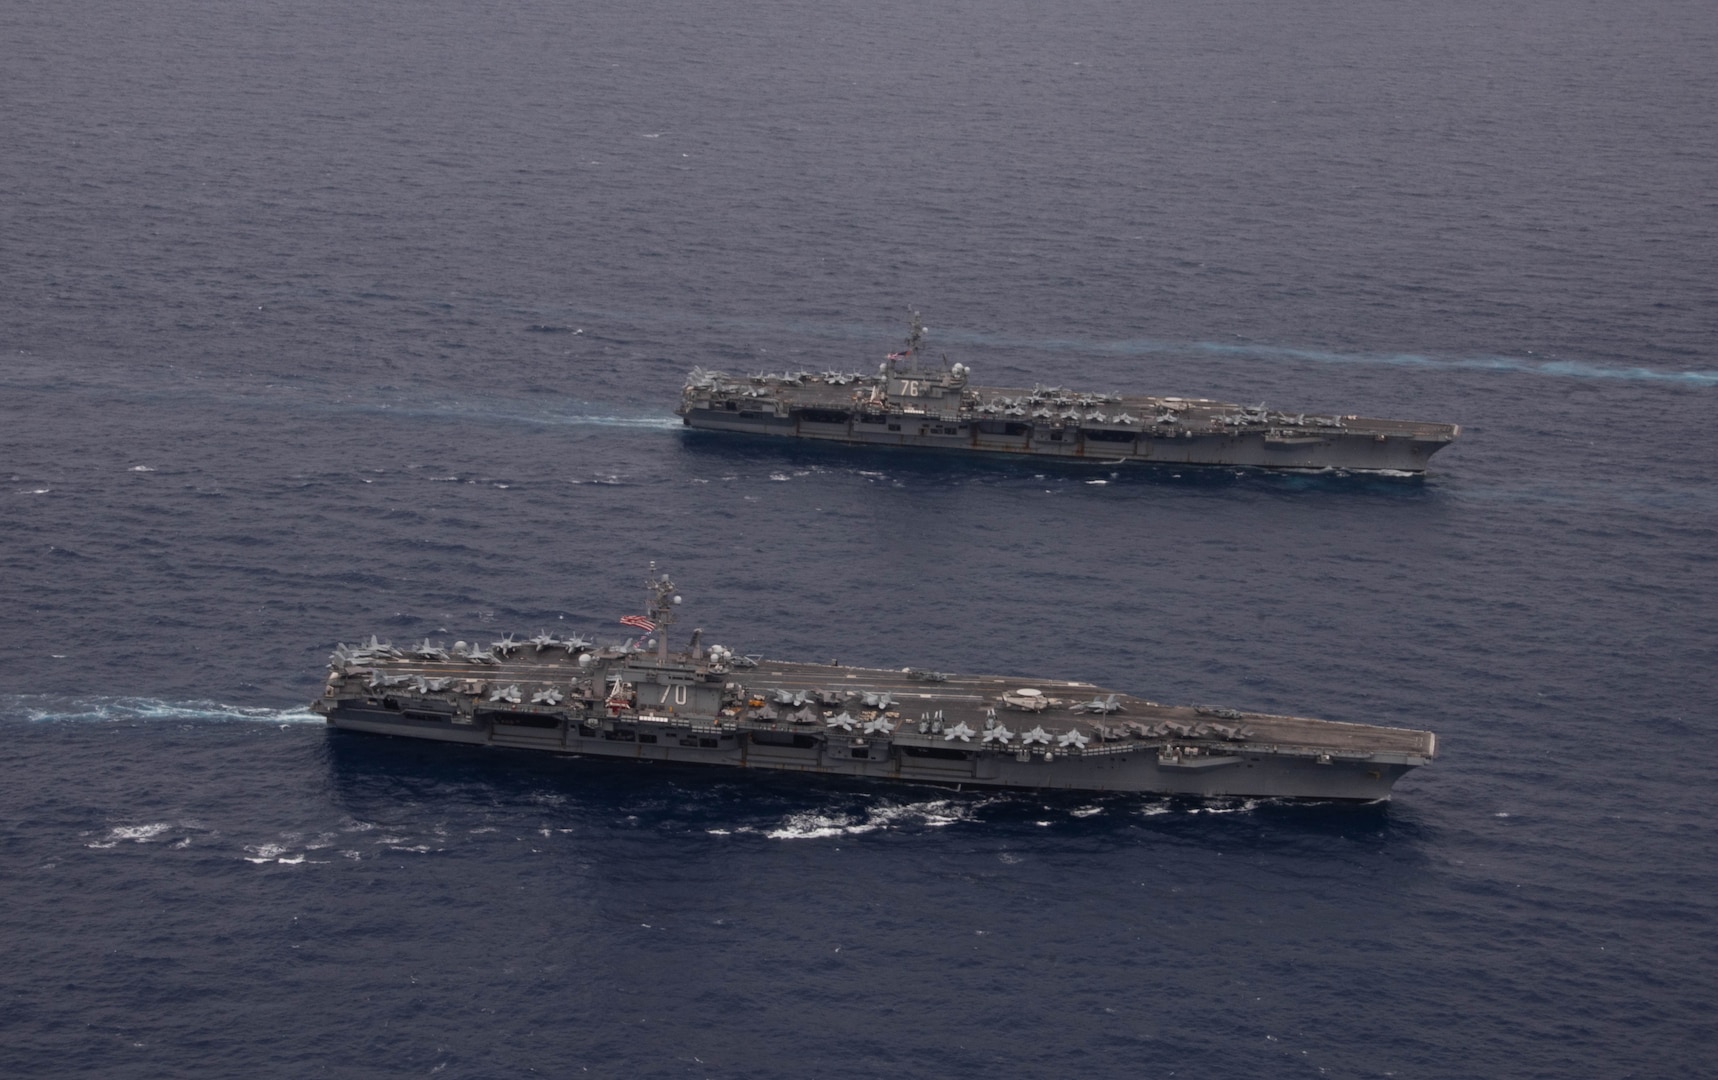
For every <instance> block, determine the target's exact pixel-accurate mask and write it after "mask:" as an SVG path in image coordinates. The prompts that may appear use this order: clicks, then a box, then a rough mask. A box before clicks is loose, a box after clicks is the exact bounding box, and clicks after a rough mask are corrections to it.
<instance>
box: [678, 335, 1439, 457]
mask: <svg viewBox="0 0 1718 1080" xmlns="http://www.w3.org/2000/svg"><path fill="white" fill-rule="evenodd" d="M923 352H924V327H923V325H922V324H921V323H920V321H919V317H918V315H917V313H915V314H914V315H913V322H912V330H911V332H910V334H909V335H908V338H907V342H906V345H905V347H904V348H903V349H902V350H901V351H899V352H894V353H890V354H889V356H888V358H887V359H885V360H884V362H883V363H882V365H881V366H880V368H879V369H878V371H877V373H876V374H875V375H867V374H862V373H851V374H844V373H841V372H834V371H826V372H823V373H821V374H812V373H809V372H803V371H802V372H797V373H786V374H781V375H751V376H741V377H736V376H732V375H728V374H726V373H724V372H720V371H705V370H703V369H702V368H695V369H693V371H692V374H691V375H690V376H689V377H688V379H687V381H686V386H685V388H684V389H683V390H682V391H681V397H680V407H679V409H677V410H676V412H677V413H678V414H679V415H680V417H681V420H682V422H683V423H684V424H685V425H686V426H687V427H691V428H699V429H703V430H708V431H728V432H742V433H745V434H750V435H775V436H781V437H785V438H797V439H817V440H821V441H825V442H837V443H849V444H854V445H862V446H894V447H912V448H915V449H920V450H951V451H967V452H977V453H985V454H998V455H1021V456H1028V457H1037V458H1056V459H1068V460H1085V461H1102V462H1116V463H1124V462H1135V461H1138V462H1159V463H1165V464H1172V465H1228V466H1252V467H1258V468H1266V469H1313V470H1323V469H1332V470H1342V471H1347V472H1370V473H1399V474H1403V475H1413V474H1418V473H1423V472H1425V470H1426V463H1427V461H1428V460H1429V459H1430V458H1431V456H1432V455H1433V454H1435V453H1437V452H1438V451H1439V450H1441V449H1443V448H1444V447H1446V446H1448V445H1449V444H1450V443H1451V442H1452V441H1454V439H1455V437H1456V436H1457V435H1458V434H1460V431H1461V429H1460V428H1459V427H1458V426H1456V425H1455V424H1437V423H1424V422H1420V421H1413V420H1369V419H1365V418H1363V417H1359V416H1330V415H1317V414H1312V413H1287V412H1278V411H1274V410H1271V409H1267V408H1265V407H1264V406H1263V405H1255V406H1242V405H1232V404H1227V403H1224V402H1220V401H1208V400H1205V399H1203V398H1181V397H1144V396H1138V395H1120V394H1096V393H1085V392H1079V391H1074V390H1066V389H1062V388H1060V387H1045V386H1037V387H1033V388H1031V389H1019V388H1014V389H1008V388H999V387H984V386H972V385H969V382H968V376H969V374H970V373H969V371H968V370H967V368H966V366H965V365H964V364H953V365H950V364H949V363H948V359H947V357H946V356H945V357H943V358H942V361H941V363H940V364H939V365H931V364H928V363H925V362H924V361H923V359H922V354H923Z"/></svg>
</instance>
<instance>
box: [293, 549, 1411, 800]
mask: <svg viewBox="0 0 1718 1080" xmlns="http://www.w3.org/2000/svg"><path fill="white" fill-rule="evenodd" d="M647 595H648V603H647V607H646V613H645V614H644V615H642V616H640V615H629V616H626V617H625V618H623V619H622V620H621V621H622V622H623V623H626V624H627V625H629V626H630V627H633V628H635V629H636V630H637V631H638V632H639V633H640V634H641V635H654V636H653V637H649V638H644V637H641V638H640V639H639V640H636V641H628V642H622V643H619V644H616V645H609V646H599V645H597V644H595V643H593V642H590V641H586V640H584V639H582V638H579V637H573V638H567V639H563V638H557V637H555V636H553V635H550V634H547V633H543V634H539V635H537V636H536V637H534V638H529V639H524V640H515V639H514V638H512V637H511V636H508V637H504V638H502V639H501V640H499V641H495V642H493V643H490V644H485V645H478V644H475V643H472V644H467V643H466V642H463V641H461V642H456V643H454V644H453V645H452V646H451V647H449V648H443V647H441V646H439V645H436V644H434V643H431V642H430V641H428V640H427V639H426V640H425V641H424V642H422V643H421V644H419V645H417V646H415V647H411V648H396V647H394V646H392V645H388V644H384V643H382V642H380V641H378V640H377V639H376V638H375V637H371V638H370V640H369V642H368V644H364V645H359V646H355V647H348V646H345V645H342V646H340V647H339V648H337V649H336V650H335V652H334V655H333V656H332V657H331V658H330V664H329V673H328V682H327V685H326V687H325V688H324V690H323V693H322V696H321V697H320V698H319V699H317V701H316V702H315V703H314V704H313V705H312V708H313V709H315V710H316V711H317V712H319V713H321V714H322V715H324V716H325V717H327V720H328V723H329V724H330V725H332V726H334V727H337V728H342V729H346V730H349V731H362V732H372V733H376V734H382V735H398V736H405V737H408V738H415V739H435V740H440V741H443V742H454V743H466V744H470V745H474V746H504V747H517V748H521V749H528V750H539V751H544V752H547V753H554V754H578V755H584V756H588V757H593V758H619V759H626V760H631V761H653V762H678V763H686V764H701V765H716V766H727V767H730V768H752V769H775V770H783V771H793V772H805V773H822V774H829V775H837V776H849V777H860V778H865V779H870V780H878V781H909V782H920V783H936V784H954V785H963V786H964V785H972V786H978V787H1012V788H1046V789H1066V790H1074V791H1110V792H1151V793H1159V794H1169V795H1192V796H1203V797H1209V796H1275V797H1290V798H1306V799H1343V800H1363V801H1376V800H1381V799H1388V798H1389V797H1390V791H1391V787H1392V785H1394V784H1395V782H1396V781H1397V780H1398V779H1399V778H1400V777H1401V776H1402V775H1403V774H1404V773H1406V772H1408V771H1409V770H1410V769H1413V768H1415V767H1417V766H1420V765H1424V764H1426V763H1428V762H1430V761H1431V760H1432V758H1433V757H1434V756H1435V755H1436V752H1437V738H1436V736H1435V735H1433V734H1432V733H1431V732H1428V731H1415V730H1410V729H1405V728H1393V727H1379V726H1374V725H1370V724H1352V723H1338V722H1334V721H1328V720H1311V719H1305V718H1302V717H1295V716H1273V715H1266V714H1262V713H1254V712H1242V711H1239V710H1236V709H1229V708H1215V707H1210V706H1191V707H1189V706H1171V705H1160V704H1158V703H1156V702H1153V701H1147V700H1145V699H1143V698H1140V697H1135V696H1132V695H1129V694H1123V693H1117V692H1112V691H1109V690H1105V689H1101V688H1099V687H1097V686H1093V685H1091V684H1089V683H1084V682H1077V681H1065V680H1059V679H1045V678H1024V677H1020V676H1008V677H1001V676H993V675H958V674H951V673H948V672H941V671H932V670H928V669H918V668H903V669H879V668H859V667H847V666H843V665H839V664H835V663H829V664H814V663H796V662H791V661H778V660H768V659H763V658H761V657H756V656H746V655H743V654H741V653H739V652H736V651H734V650H731V649H728V648H725V647H723V646H720V645H711V646H708V647H705V646H703V645H702V644H701V637H702V631H694V632H693V634H692V635H691V640H690V643H689V644H688V645H687V647H686V648H685V649H684V650H683V651H672V650H670V648H669V644H668V636H669V630H670V628H671V626H672V624H673V623H674V620H675V608H676V606H677V605H678V604H679V602H680V597H679V596H678V595H676V594H675V591H674V585H673V583H672V582H670V581H669V580H668V576H667V575H665V574H661V575H659V574H657V573H656V572H655V568H654V564H653V566H652V573H651V575H650V577H649V579H648V594H647Z"/></svg>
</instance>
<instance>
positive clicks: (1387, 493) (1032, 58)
mask: <svg viewBox="0 0 1718 1080" xmlns="http://www.w3.org/2000/svg"><path fill="white" fill-rule="evenodd" d="M0 43H3V48H0V56H3V61H0V357H3V359H0V480H3V481H4V483H3V485H0V655H3V657H4V659H3V660H0V740H3V745H4V749H3V750H0V1074H3V1075H5V1076H8V1077H14V1076H15V1077H32V1078H34V1077H79V1078H82V1077H114V1078H144V1077H180V1076H186V1077H228V1076H232V1077H241V1076H242V1077H255V1076H291V1077H296V1076H305V1077H313V1076H314V1077H320V1076H330V1077H384V1076H386V1077H392V1076H402V1077H403V1076H424V1077H428V1076H440V1077H473V1078H489V1077H497V1078H504V1077H524V1076H555V1077H563V1076H564V1077H581V1076H587V1075H588V1076H592V1077H613V1078H621V1080H630V1078H655V1077H662V1078H669V1077H687V1078H706V1077H709V1078H759V1080H773V1078H799V1077H828V1078H860V1077H881V1078H967V1077H970V1078H985V1080H991V1078H997V1080H1003V1078H1040V1077H1092V1078H1129V1080H1131V1078H1166V1077H1192V1078H1202V1077H1209V1078H1217V1080H1228V1078H1236V1077H1269V1078H1276V1077H1400V1078H1416V1077H1424V1078H1471V1077H1508V1078H1516V1077H1520V1078H1526V1077H1544V1078H1558V1080H1565V1078H1594V1080H1599V1078H1603V1080H1613V1078H1619V1077H1691V1076H1697V1075H1702V1074H1704V1075H1712V1072H1713V1070H1714V1069H1715V1068H1718V1066H1715V1065H1714V1059H1715V1056H1718V834H1715V830H1714V827H1713V822H1712V816H1713V812H1712V805H1713V801H1714V796H1715V794H1718V740H1715V731H1714V728H1715V725H1718V716H1715V714H1718V706H1715V702H1718V674H1715V671H1718V558H1715V552H1718V19H1714V18H1713V10H1712V7H1711V5H1710V3H1709V2H1698V0H1687V2H1683V0H1637V2H1633V3H1622V2H1620V0H1557V2H1551V0H1520V2H1516V3H1507V4H1497V3H1481V2H1477V0H1448V2H1437V3H1424V4H1408V3H1398V2H1389V0H1276V2H1267V0H1200V2H1196V3H1195V2H1187V0H1141V2H1139V3H1119V2H1115V0H1071V2H1068V3H1059V4H1030V3H1020V2H1016V0H931V2H929V3H904V2H901V0H875V2H871V3H864V4H855V3H832V4H803V3H792V2H788V0H738V2H736V3H733V4H722V5H711V4H702V3H693V2H688V0H641V2H639V3H635V4H628V5H608V4H590V3H583V2H578V0H515V2H510V3H504V4H474V3H453V2H449V0H421V2H416V3H405V2H402V0H361V2H357V3H335V2H332V0H301V2H294V3H247V4H232V3H217V2H213V0H150V2H149V3H141V4H140V3H131V2H119V0H87V2H77V3H66V4H28V3H6V4H3V5H0ZM909 307H916V308H918V309H919V310H920V311H922V312H923V313H924V318H925V321H926V323H927V324H928V325H929V327H930V343H931V345H932V346H933V347H934V348H935V349H936V350H937V351H939V352H943V353H946V354H947V355H948V357H949V358H950V359H951V360H959V361H962V362H964V363H967V364H968V365H970V366H971V367H973V368H974V369H975V371H976V376H977V379H978V381H980V382H989V383H999V384H1003V385H1031V384H1033V383H1034V382H1044V383H1059V384H1063V385H1069V386H1077V387H1086V388H1092V389H1104V390H1116V391H1120V390H1127V391H1132V392H1141V393H1146V392H1150V393H1163V394H1183V395H1193V396H1208V397H1215V398H1220V399H1225V400H1231V401H1241V402H1246V403H1257V402H1259V401H1264V402H1267V403H1268V404H1269V405H1270V406H1272V407H1273V408H1282V409H1291V410H1294V411H1331V412H1343V413H1358V414H1363V415H1381V416H1389V417H1404V418H1412V419H1425V420H1437V421H1447V422H1454V423H1459V424H1461V425H1462V428H1463V434H1462V437H1461V439H1460V440H1459V441H1458V442H1457V443H1456V444H1455V445H1454V446H1453V447H1452V448H1450V449H1448V450H1446V451H1444V452H1443V453H1440V454H1439V455H1438V456H1437V457H1436V458H1435V459H1433V471H1432V473H1431V474H1430V475H1429V476H1428V477H1426V478H1425V479H1423V480H1418V481H1416V480H1402V479H1390V478H1383V479H1380V478H1366V477H1357V476H1342V475H1269V474H1261V473H1255V472H1245V471H1234V470H1218V471H1198V470H1189V469H1166V468H1157V469H1147V468H1140V469H1135V470H1125V471H1124V470H1119V469H1114V468H1112V467H1105V466H1088V467H1084V468H1082V467H1078V466H1074V467H1060V468H1046V467H1044V466H1034V465H1030V464H1026V465H1020V464H1006V463H993V462H985V461H979V460H971V459H947V458H934V457H922V456H915V455H904V456H889V455H887V454H880V453H876V452H871V453H862V452H849V451H843V450H834V449H818V448H808V447H796V446H777V445H769V444H767V443H761V442H755V441H748V440H745V439H724V438H721V437H713V436H704V437H696V436H693V435H691V434H688V433H686V432H683V431H682V430H681V429H680V428H679V426H678V424H677V421H676V419H675V417H674V416H673V413H672V409H673V407H674V404H675V402H676V400H677V396H678V391H679V387H680V384H681V380H682V379H683V377H684V376H685V374H686V372H687V371H688V370H689V369H690V368H692V367H693V366H694V365H701V366H704V367H707V368H720V369H725V370H729V371H735V372H748V371H763V370H775V371H782V370H798V369H808V370H813V371H821V370H826V369H837V370H871V369H873V368H874V365H875V364H876V363H878V362H879V361H880V360H881V358H882V356H883V354H884V353H886V352H888V351H890V350H891V349H894V348H896V347H898V344H899V342H900V340H901V338H902V336H903V335H904V333H905V329H906V323H907V316H908V309H909ZM650 560H656V561H657V562H658V563H659V564H660V565H661V566H662V567H663V568H665V569H667V570H669V571H670V572H672V574H673V575H674V578H675V580H676V581H677V583H678V584H679V587H680V590H681V592H682V593H683V594H684V595H685V597H686V604H685V607H684V608H683V609H682V612H683V616H684V618H683V622H684V623H685V625H686V626H687V627H690V626H692V625H698V626H702V627H704V628H705V630H706V639H705V640H706V641H717V642H721V643H724V644H727V645H729V646H730V647H733V648H736V649H737V650H739V651H741V652H753V653H763V654H767V655H769V656H774V657H783V658H796V659H811V660H826V659H831V658H835V659H839V660H840V661H841V662H843V663H849V664H864V665H877V666H906V665H909V664H910V665H914V666H924V667H928V668H935V669H941V670H951V671H984V672H1000V673H1035V674H1038V675H1048V676H1053V677H1062V678H1069V679H1085V680H1091V681H1094V682H1097V683H1099V684H1102V685H1106V686H1111V687H1114V688H1117V689H1122V690H1127V691H1131V692H1135V693H1139V694H1143V695H1146V696H1149V697H1152V698H1155V699H1157V700H1160V701H1167V702H1182V703H1211V704H1217V705H1228V706H1234V707H1239V708H1245V709H1255V710H1264V711H1280V712H1292V713H1297V714H1301V715H1310V716H1321V717H1326V718H1330V719H1335V720H1346V721H1365V722H1379V723H1387V724H1396V725H1402V726H1411V727H1424V728H1429V729H1431V730H1434V731H1436V732H1437V733H1438V736H1439V739H1440V747H1441V751H1442V752H1441V755H1440V757H1439V759H1438V760H1437V761H1436V762H1435V763H1434V764H1432V765H1431V766H1429V767H1427V768H1424V769H1421V770H1418V771H1416V772H1414V773H1412V774H1410V775H1409V776H1408V777H1407V778H1405V779H1404V780H1403V781H1402V782H1401V783H1400V784H1399V785H1398V787H1397V789H1396V798H1395V800H1394V801H1393V802H1390V803H1388V804H1382V805H1374V806H1351V805H1331V804H1316V803H1314V804H1305V803H1289V802H1276V801H1252V800H1225V801H1219V802H1211V803H1200V802H1193V801H1183V800H1168V799H1159V798H1142V797H1121V796H1105V797H1090V796H1080V795H1036V794H1032V793H1006V794H998V793H974V792H970V791H964V792H963V791H952V790H940V789H934V788H919V787H889V786H884V785H872V784H869V783H860V782H854V781H846V780H831V779H818V778H807V777H793V776H781V775H749V774H745V773H727V772H717V771H703V770H699V769H694V768H679V767H661V766H644V765H622V766H617V765H614V764H603V763H597V762H589V761H583V760H578V759H558V758H548V757H537V756H531V755H529V754H524V753H520V752H512V751H504V750H474V749H467V748H456V747H446V746H437V745H431V744H420V743H410V742H402V741H395V740H390V739H384V738H377V737H370V736H357V735H348V734H344V733H335V732H331V731H328V730H326V729H325V727H324V725H323V724H322V723H321V722H320V720H319V718H318V717H316V716H315V715H313V714H312V713H310V712H309V711H308V710H307V708H306V706H307V704H308V703H309V702H310V701H311V699H312V698H314V697H315V695H316V694H317V692H318V690H319V687H320V684H321V677H322V671H323V666H324V664H325V662H326V657H327V654H328V652H329V650H330V649H331V648H332V646H333V645H334V644H335V643H336V642H339V641H348V642H350V641H353V640H356V639H358V638H360V637H366V636H368V635H369V634H370V633H372V632H374V633H377V634H380V635H381V636H382V637H383V638H384V639H387V638H392V639H394V640H396V641H404V640H406V639H411V640H417V639H420V638H422V637H424V636H429V637H432V638H439V639H443V640H452V639H454V638H460V637H463V638H479V637H484V635H491V634H492V635H496V636H499V635H500V634H501V633H503V632H507V631H511V632H515V633H519V634H525V635H529V634H533V633H536V632H538V631H540V630H543V629H548V630H550V631H553V632H557V633H572V632H582V633H585V634H596V635H600V636H604V637H610V638H618V637H619V636H620V633H621V631H622V630H623V628H622V627H620V626H619V624H618V623H617V621H616V620H617V618H618V617H619V616H620V615H623V614H627V613H630V612H634V611H637V610H638V609H639V606H640V604H641V602H642V598H643V592H642V589H641V588H640V583H641V580H642V578H643V576H644V573H645V568H646V565H647V563H648V562H649V561H650ZM484 639H485V640H488V639H487V638H484Z"/></svg>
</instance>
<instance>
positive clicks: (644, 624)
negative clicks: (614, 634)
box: [620, 615, 656, 631]
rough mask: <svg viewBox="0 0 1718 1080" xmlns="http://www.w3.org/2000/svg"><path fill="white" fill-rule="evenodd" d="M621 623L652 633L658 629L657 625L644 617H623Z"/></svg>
mask: <svg viewBox="0 0 1718 1080" xmlns="http://www.w3.org/2000/svg"><path fill="white" fill-rule="evenodd" d="M620 621H621V622H622V623H624V624H625V625H627V626H636V627H638V628H639V629H640V630H645V631H650V630H655V629H656V624H655V623H653V622H651V621H650V620H649V619H647V618H645V617H644V616H643V615H622V616H621V617H620Z"/></svg>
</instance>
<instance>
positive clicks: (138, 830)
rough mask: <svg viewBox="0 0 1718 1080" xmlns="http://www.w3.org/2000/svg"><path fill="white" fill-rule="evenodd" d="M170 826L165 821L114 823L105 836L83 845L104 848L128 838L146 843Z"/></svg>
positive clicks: (133, 841) (170, 826)
mask: <svg viewBox="0 0 1718 1080" xmlns="http://www.w3.org/2000/svg"><path fill="white" fill-rule="evenodd" d="M171 828H173V826H172V824H171V823H169V822H165V821H157V822H152V823H150V824H148V825H115V826H114V827H113V828H111V829H109V830H108V831H107V835H106V836H104V837H102V838H101V839H100V840H92V841H90V842H89V843H88V844H85V845H84V846H85V847H91V848H95V849H97V850H104V849H106V848H110V847H115V846H117V845H118V844H119V843H120V841H122V840H129V841H131V842H132V843H134V844H147V843H149V842H150V841H152V840H154V839H155V838H156V837H158V836H160V835H161V834H162V833H164V832H167V831H168V830H169V829H171Z"/></svg>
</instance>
